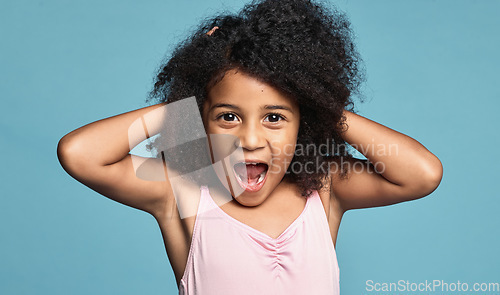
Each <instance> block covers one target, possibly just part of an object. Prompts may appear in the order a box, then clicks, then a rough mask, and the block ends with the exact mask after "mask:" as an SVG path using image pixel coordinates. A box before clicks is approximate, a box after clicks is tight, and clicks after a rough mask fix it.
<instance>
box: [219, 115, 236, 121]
mask: <svg viewBox="0 0 500 295" xmlns="http://www.w3.org/2000/svg"><path fill="white" fill-rule="evenodd" d="M219 118H221V119H222V120H224V121H228V122H231V121H236V120H238V118H237V117H236V115H235V114H232V113H225V114H222V115H220V116H219Z"/></svg>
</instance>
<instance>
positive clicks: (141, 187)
mask: <svg viewBox="0 0 500 295" xmlns="http://www.w3.org/2000/svg"><path fill="white" fill-rule="evenodd" d="M164 105H165V104H164V103H162V104H157V105H153V106H149V107H145V108H141V109H137V110H134V111H130V112H127V113H123V114H120V115H116V116H113V117H109V118H106V119H102V120H99V121H96V122H93V123H90V124H87V125H85V126H83V127H80V128H78V129H76V130H74V131H72V132H70V133H68V134H67V135H65V136H64V137H63V138H61V140H60V141H59V144H58V147H57V156H58V158H59V161H60V163H61V165H62V166H63V168H64V169H65V170H66V172H68V174H70V175H71V176H72V177H73V178H75V179H76V180H78V181H79V182H81V183H83V184H84V185H86V186H88V187H89V188H91V189H93V190H95V191H97V192H99V193H101V194H102V195H104V196H106V197H108V198H110V199H112V200H115V201H117V202H120V203H122V204H125V205H128V206H131V207H134V208H137V209H140V210H143V211H146V212H149V213H151V214H153V215H156V214H159V213H160V212H159V211H161V210H164V209H165V205H166V203H167V202H168V201H172V199H173V198H169V196H172V193H171V188H170V183H169V182H168V179H167V177H165V173H166V169H164V164H163V161H162V160H161V159H154V158H143V157H139V156H135V155H131V154H129V151H130V150H131V149H132V148H133V147H134V146H136V145H137V144H139V143H140V142H141V141H143V140H144V139H145V134H147V135H149V136H150V137H151V136H153V135H154V134H156V133H158V132H159V129H160V128H161V122H162V116H164V112H161V111H160V110H161V109H159V107H162V106H164ZM157 108H158V109H157ZM155 109H156V110H157V111H156V112H152V111H153V110H155ZM146 114H147V116H145V115H146ZM146 120H147V122H146ZM142 122H144V126H146V128H144V127H143V124H138V123H142ZM145 132H147V133H145ZM134 164H135V165H134ZM139 164H142V165H140V166H141V170H142V168H144V167H147V169H144V170H146V171H148V173H149V174H150V178H147V177H142V178H146V179H148V180H144V179H142V178H139V177H137V176H136V170H137V167H138V165H139ZM153 174H154V175H156V176H157V178H158V179H157V180H156V181H155V179H152V178H153V177H154V175H153ZM151 179H152V180H151ZM170 203H172V202H170ZM172 205H173V203H172Z"/></svg>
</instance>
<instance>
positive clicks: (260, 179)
mask: <svg viewBox="0 0 500 295" xmlns="http://www.w3.org/2000/svg"><path fill="white" fill-rule="evenodd" d="M266 172H267V171H264V172H262V173H261V174H260V176H259V179H257V182H256V183H260V182H262V180H264V177H265V176H266ZM236 175H237V176H238V179H239V180H240V181H241V182H246V183H248V178H246V181H244V180H243V179H241V175H239V174H238V173H236Z"/></svg>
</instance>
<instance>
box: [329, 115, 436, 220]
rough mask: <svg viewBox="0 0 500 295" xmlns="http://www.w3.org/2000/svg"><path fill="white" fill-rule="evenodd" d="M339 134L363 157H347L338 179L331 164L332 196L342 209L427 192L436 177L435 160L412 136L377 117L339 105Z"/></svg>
mask: <svg viewBox="0 0 500 295" xmlns="http://www.w3.org/2000/svg"><path fill="white" fill-rule="evenodd" d="M344 114H345V116H346V123H347V125H348V129H347V131H345V132H344V133H343V134H342V137H343V139H344V140H345V141H346V142H348V143H349V144H350V145H352V146H353V147H354V148H355V149H356V150H358V151H359V152H360V153H362V154H363V155H364V156H365V157H366V158H367V159H368V161H367V160H362V159H352V160H349V161H348V165H349V166H350V170H351V171H350V173H349V177H348V178H347V179H344V180H341V179H340V178H339V177H338V176H337V175H336V174H335V173H334V172H336V169H338V168H337V167H340V166H339V165H340V164H341V161H347V160H345V159H338V161H337V162H336V163H334V164H333V165H332V166H331V171H332V173H331V175H332V178H331V179H332V193H333V194H332V197H335V198H336V199H337V201H338V202H339V204H340V206H341V207H342V209H343V210H344V211H345V210H350V209H357V208H368V207H377V206H385V205H391V204H395V203H400V202H404V201H409V200H414V199H418V198H421V197H424V196H427V195H429V194H430V193H431V192H433V191H434V190H435V189H436V188H437V187H438V185H439V183H440V182H441V178H442V175H443V167H442V164H441V161H439V159H438V158H437V157H436V156H435V155H434V154H432V153H431V152H430V151H428V150H427V149H426V148H425V147H424V146H423V145H422V144H420V143H419V142H418V141H416V140H415V139H413V138H411V137H409V136H407V135H404V134H402V133H400V132H397V131H395V130H392V129H390V128H388V127H386V126H383V125H381V124H379V123H377V122H374V121H372V120H369V119H367V118H365V117H362V116H360V115H357V114H354V113H352V112H349V111H344Z"/></svg>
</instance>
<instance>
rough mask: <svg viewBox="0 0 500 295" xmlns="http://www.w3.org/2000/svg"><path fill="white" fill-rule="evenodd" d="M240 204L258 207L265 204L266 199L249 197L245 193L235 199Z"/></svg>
mask: <svg viewBox="0 0 500 295" xmlns="http://www.w3.org/2000/svg"><path fill="white" fill-rule="evenodd" d="M234 200H235V201H236V202H238V204H240V205H242V206H245V207H256V206H259V205H260V204H262V203H264V201H265V200H266V198H262V197H258V196H249V195H248V194H247V193H243V194H241V195H240V196H238V197H236V198H234Z"/></svg>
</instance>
